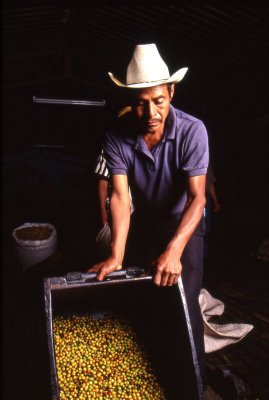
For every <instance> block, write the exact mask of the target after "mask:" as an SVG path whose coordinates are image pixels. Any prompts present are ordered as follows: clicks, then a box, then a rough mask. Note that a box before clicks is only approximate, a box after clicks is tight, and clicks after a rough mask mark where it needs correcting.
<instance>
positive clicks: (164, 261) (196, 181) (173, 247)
mask: <svg viewBox="0 0 269 400" xmlns="http://www.w3.org/2000/svg"><path fill="white" fill-rule="evenodd" d="M205 181H206V176H205V175H200V176H193V177H188V179H187V191H188V201H187V203H186V207H185V210H184V213H183V217H182V219H181V221H180V224H179V226H178V229H177V230H176V232H175V235H174V236H173V238H172V239H171V241H170V242H169V244H168V246H167V248H166V250H165V251H164V252H163V253H162V254H161V255H160V257H159V258H158V259H157V260H156V261H155V262H154V264H155V266H156V274H155V277H154V283H155V284H156V285H158V286H172V285H173V284H175V283H177V281H178V278H179V276H180V275H181V271H182V265H181V261H180V258H181V256H182V253H183V250H184V248H185V246H186V244H187V243H188V241H189V239H190V238H191V236H192V234H193V233H194V231H195V229H196V227H197V225H198V223H199V221H200V220H201V217H202V215H203V209H204V207H205V202H206V199H205Z"/></svg>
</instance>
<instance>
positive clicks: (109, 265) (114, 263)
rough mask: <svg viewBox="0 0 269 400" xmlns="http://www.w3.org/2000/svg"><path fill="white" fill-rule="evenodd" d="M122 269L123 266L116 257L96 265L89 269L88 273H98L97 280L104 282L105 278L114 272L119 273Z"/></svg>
mask: <svg viewBox="0 0 269 400" xmlns="http://www.w3.org/2000/svg"><path fill="white" fill-rule="evenodd" d="M121 268H122V266H121V264H120V263H119V262H118V260H116V259H115V258H114V257H109V258H108V259H106V260H104V261H101V262H100V263H98V264H95V265H94V266H93V267H91V268H89V269H88V270H87V272H97V277H96V279H97V280H98V281H103V280H104V278H105V276H106V275H108V274H110V273H111V272H113V271H118V270H120V269H121Z"/></svg>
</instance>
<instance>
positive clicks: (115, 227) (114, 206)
mask: <svg viewBox="0 0 269 400" xmlns="http://www.w3.org/2000/svg"><path fill="white" fill-rule="evenodd" d="M110 206H111V217H112V241H111V255H112V256H113V257H114V258H115V259H116V260H117V261H118V263H119V264H121V263H122V260H123V257H124V253H125V246H126V240H127V235H128V231H129V226H130V199H129V197H128V198H127V199H126V198H121V197H120V196H118V195H117V194H112V197H111V203H110Z"/></svg>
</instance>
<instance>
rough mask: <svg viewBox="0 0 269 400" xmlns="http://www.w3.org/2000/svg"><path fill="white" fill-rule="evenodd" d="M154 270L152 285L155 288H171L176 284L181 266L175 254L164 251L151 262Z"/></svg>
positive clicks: (170, 251)
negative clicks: (155, 286) (153, 284)
mask: <svg viewBox="0 0 269 400" xmlns="http://www.w3.org/2000/svg"><path fill="white" fill-rule="evenodd" d="M153 265H154V266H155V268H156V273H155V276H154V283H155V285H157V286H172V285H175V284H176V283H177V282H178V278H179V277H180V275H181V271H182V264H181V261H180V258H179V256H178V254H177V253H175V252H174V251H172V250H166V251H165V252H164V253H162V254H161V255H160V257H158V258H157V260H155V261H154V262H153Z"/></svg>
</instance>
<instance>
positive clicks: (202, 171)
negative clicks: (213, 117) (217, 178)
mask: <svg viewBox="0 0 269 400" xmlns="http://www.w3.org/2000/svg"><path fill="white" fill-rule="evenodd" d="M182 159H183V165H182V168H183V170H184V171H185V172H186V174H187V175H188V176H198V175H206V173H207V167H208V160H209V150H208V136H207V130H206V127H205V126H204V124H203V123H202V121H199V120H198V121H196V122H195V123H193V125H192V126H191V127H190V129H189V131H188V133H187V135H186V137H185V140H184V144H183V157H182Z"/></svg>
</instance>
